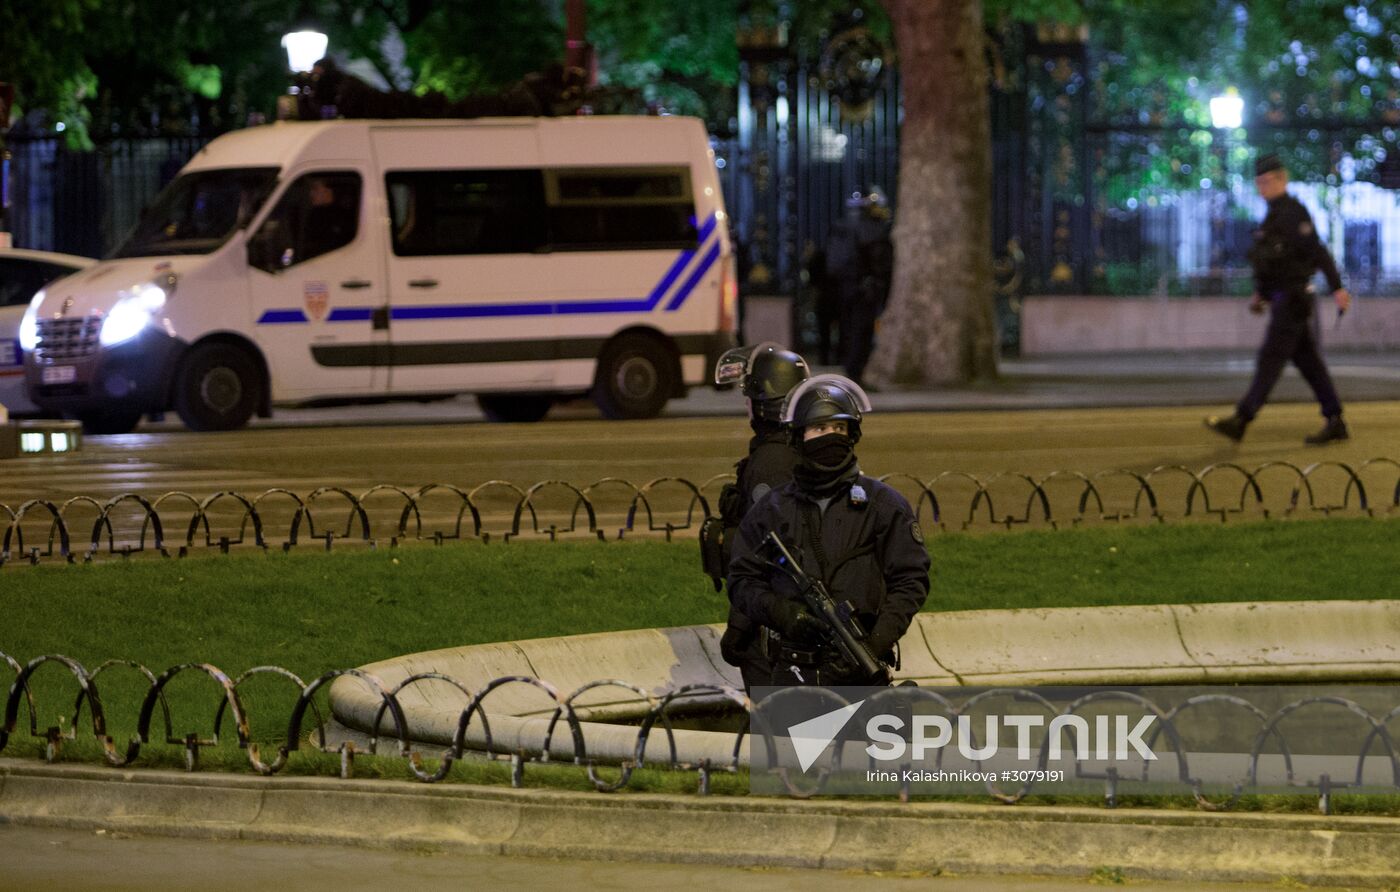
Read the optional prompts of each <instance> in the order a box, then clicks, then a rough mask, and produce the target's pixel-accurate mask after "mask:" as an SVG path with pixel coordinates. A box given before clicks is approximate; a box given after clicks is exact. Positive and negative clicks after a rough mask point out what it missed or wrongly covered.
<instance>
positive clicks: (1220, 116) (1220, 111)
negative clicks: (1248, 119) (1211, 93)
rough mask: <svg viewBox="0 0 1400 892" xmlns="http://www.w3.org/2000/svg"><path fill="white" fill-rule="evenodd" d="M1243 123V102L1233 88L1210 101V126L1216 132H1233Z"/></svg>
mask: <svg viewBox="0 0 1400 892" xmlns="http://www.w3.org/2000/svg"><path fill="white" fill-rule="evenodd" d="M1243 123H1244V100H1243V99H1241V98H1240V93H1239V91H1238V90H1236V89H1235V88H1234V87H1230V88H1229V89H1227V90H1226V91H1225V94H1224V95H1223V96H1215V97H1212V98H1211V100H1210V126H1212V127H1214V128H1215V129H1217V130H1234V129H1236V128H1238V127H1239V126H1240V125H1241V124H1243Z"/></svg>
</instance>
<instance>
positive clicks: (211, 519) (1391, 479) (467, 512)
mask: <svg viewBox="0 0 1400 892" xmlns="http://www.w3.org/2000/svg"><path fill="white" fill-rule="evenodd" d="M732 479H733V475H727V474H720V475H716V476H714V477H710V478H709V479H707V480H705V481H703V482H702V483H698V484H697V483H694V482H692V481H690V480H687V479H685V478H684V477H674V476H672V477H659V478H656V479H654V480H649V481H646V482H645V483H640V484H638V483H635V482H633V481H629V480H625V479H623V478H621V477H604V478H602V479H600V480H596V481H594V482H592V483H590V484H588V485H586V486H578V485H575V484H573V483H569V482H567V481H564V480H543V481H540V482H538V483H535V484H533V485H531V486H528V487H522V486H519V485H517V484H515V483H511V482H510V481H506V480H488V481H486V482H485V483H481V484H479V485H477V486H475V487H472V488H471V489H464V488H462V487H458V486H454V485H452V484H449V483H428V484H425V485H423V486H419V487H417V488H414V489H406V488H403V487H399V486H392V485H388V484H380V485H377V486H372V487H370V488H369V489H367V490H365V491H364V492H361V493H358V494H357V493H354V492H352V491H350V490H349V489H347V488H345V487H340V486H323V487H321V488H319V489H316V490H314V491H313V492H310V493H307V494H304V495H302V494H298V493H295V492H292V491H291V490H288V489H283V488H280V487H279V488H274V489H269V490H265V491H263V492H261V493H257V494H251V495H250V494H245V493H239V492H234V491H232V490H220V491H218V492H215V493H212V494H210V495H208V496H205V497H204V498H202V499H201V498H197V497H196V496H194V495H191V494H190V493H186V492H168V493H165V494H163V495H160V496H158V497H156V498H147V497H145V496H143V495H141V494H139V493H122V494H120V495H117V496H114V497H112V498H108V499H105V500H98V499H96V498H92V497H89V496H75V497H73V498H70V499H68V500H67V501H65V502H63V503H62V504H56V503H54V502H52V501H48V500H44V499H31V500H30V501H27V502H24V503H23V504H21V505H19V506H17V507H14V508H11V507H10V506H8V505H4V504H0V524H4V534H3V536H0V566H3V565H4V564H6V563H10V562H13V561H14V560H15V559H16V558H20V559H22V560H24V561H27V562H28V563H31V564H37V563H39V562H40V561H45V560H55V559H56V560H60V561H66V562H69V563H71V562H74V561H76V560H79V559H82V560H84V561H91V560H94V559H96V558H98V557H101V556H121V557H129V556H131V555H133V554H139V553H154V554H159V555H163V556H166V557H171V556H181V557H183V556H184V555H186V554H189V553H190V552H191V551H193V550H203V551H208V552H211V553H225V554H226V553H229V552H230V551H231V550H232V549H234V548H235V547H238V548H255V549H262V550H267V549H269V548H272V547H280V548H281V549H282V550H284V551H285V550H290V549H291V548H293V547H295V546H298V545H304V544H308V543H309V544H312V545H320V546H322V547H324V548H325V549H326V550H331V549H332V548H333V547H334V545H335V544H336V543H338V542H350V543H360V544H362V545H368V546H370V547H375V546H377V545H379V544H381V543H387V544H388V545H389V546H390V547H393V546H396V545H398V544H400V543H401V542H406V541H427V542H434V543H436V544H438V545H441V544H443V543H445V542H447V541H448V540H461V539H475V540H478V541H481V542H490V541H491V540H492V539H501V540H504V541H511V540H516V539H535V540H542V541H551V542H553V541H558V540H560V539H575V540H577V539H595V540H598V541H607V540H609V539H613V538H616V539H622V538H624V537H627V536H632V537H638V536H644V537H650V538H663V537H664V538H665V539H666V540H667V541H669V540H671V539H672V538H674V537H675V535H676V534H678V533H695V532H696V531H698V530H699V528H700V527H701V525H702V524H703V523H704V522H705V520H707V519H708V518H710V517H712V516H713V506H717V505H718V504H719V498H718V496H719V491H720V489H721V488H722V487H723V486H724V484H725V483H727V482H729V481H731V480H732ZM880 479H881V480H883V481H885V482H886V483H888V484H889V485H890V486H892V487H894V488H895V489H896V490H899V491H900V492H901V493H902V494H903V495H904V496H905V497H906V498H907V499H908V500H909V503H910V505H911V506H912V507H913V509H914V511H915V513H916V514H917V515H918V517H919V520H920V521H922V522H924V524H925V528H926V529H931V530H963V529H971V528H987V529H995V528H1004V529H1014V528H1017V527H1024V526H1039V527H1044V528H1050V529H1056V528H1061V527H1066V526H1077V525H1080V524H1085V523H1104V522H1112V523H1131V522H1135V521H1136V522H1146V523H1163V522H1166V521H1169V520H1170V521H1183V520H1195V521H1199V520H1207V521H1219V522H1222V523H1223V522H1227V521H1229V520H1231V519H1239V520H1258V519H1263V518H1270V517H1275V518H1288V517H1330V516H1333V515H1346V516H1359V517H1385V516H1393V515H1395V514H1400V462H1397V461H1396V460H1394V459H1389V458H1373V459H1370V460H1368V461H1365V462H1362V463H1361V464H1359V465H1356V466H1352V465H1349V464H1346V463H1344V462H1336V461H1320V462H1314V463H1312V464H1310V465H1307V466H1304V467H1299V466H1298V465H1294V464H1291V463H1289V462H1266V463H1264V464H1262V465H1259V466H1257V467H1255V468H1252V469H1251V468H1245V467H1244V466H1242V465H1239V464H1235V463H1232V462H1224V463H1219V464H1213V465H1208V466H1207V467H1204V468H1201V469H1199V470H1191V469H1190V468H1186V467H1182V466H1180V465H1162V466H1159V467H1156V468H1153V469H1152V470H1150V471H1146V472H1142V471H1134V470H1127V469H1120V470H1111V471H1103V472H1099V473H1097V474H1094V475H1092V476H1091V475H1087V474H1083V473H1080V472H1078V471H1068V470H1062V471H1053V472H1051V473H1049V474H1045V475H1042V476H1040V477H1036V476H1034V475H1030V474H1023V473H1018V472H1001V473H997V474H992V475H989V476H985V477H979V476H977V475H975V474H968V473H965V472H962V471H943V472H941V473H939V474H936V475H935V476H933V477H931V478H928V479H924V478H921V477H918V476H916V475H913V474H907V473H902V472H894V473H889V474H885V475H883V476H882V477H880ZM180 530H183V534H181V533H180V532H178V531H180ZM171 531H177V532H173V533H172V532H171ZM26 535H27V536H28V540H27V541H26ZM172 536H173V537H174V541H171V537H172ZM80 543H84V544H80Z"/></svg>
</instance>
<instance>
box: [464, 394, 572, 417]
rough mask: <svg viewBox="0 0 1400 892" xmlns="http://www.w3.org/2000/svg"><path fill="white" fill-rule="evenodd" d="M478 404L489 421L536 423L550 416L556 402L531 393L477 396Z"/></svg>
mask: <svg viewBox="0 0 1400 892" xmlns="http://www.w3.org/2000/svg"><path fill="white" fill-rule="evenodd" d="M476 403H477V405H478V406H480V407H481V411H482V412H483V413H485V415H486V419H487V420H488V421H507V422H524V423H529V422H534V421H539V420H540V419H542V418H544V417H545V416H546V415H548V414H549V409H550V407H551V406H553V405H554V400H553V399H551V398H549V397H547V396H538V395H535V394H529V393H519V394H511V393H495V394H485V393H480V394H477V397H476Z"/></svg>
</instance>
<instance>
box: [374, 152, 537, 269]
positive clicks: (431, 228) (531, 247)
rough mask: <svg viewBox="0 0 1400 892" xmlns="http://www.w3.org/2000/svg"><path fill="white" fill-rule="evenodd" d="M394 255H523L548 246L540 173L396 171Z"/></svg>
mask: <svg viewBox="0 0 1400 892" xmlns="http://www.w3.org/2000/svg"><path fill="white" fill-rule="evenodd" d="M384 182H385V185H386V187H387V189H388V193H389V218H390V225H391V227H392V229H391V232H392V235H393V242H394V253H395V254H397V255H399V256H400V257H423V256H431V255H443V254H522V253H530V252H533V251H538V250H540V249H542V248H543V247H544V246H545V213H544V185H543V177H542V175H541V173H540V171H539V170H415V171H391V172H390V173H388V174H386V175H385V177H384Z"/></svg>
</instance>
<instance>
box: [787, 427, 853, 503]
mask: <svg viewBox="0 0 1400 892" xmlns="http://www.w3.org/2000/svg"><path fill="white" fill-rule="evenodd" d="M855 446H856V442H855V440H853V439H851V438H850V437H848V436H846V435H845V434H823V435H822V436H820V437H813V438H812V439H810V440H803V441H802V442H801V443H798V444H797V452H798V454H799V455H800V456H801V457H802V463H801V464H799V465H798V466H797V467H795V468H793V469H792V479H793V480H795V481H797V485H798V487H799V488H800V489H802V491H803V492H806V493H808V494H809V495H813V496H817V497H819V498H823V497H826V496H829V495H832V494H834V493H835V492H836V491H837V490H839V489H840V488H841V486H842V485H843V484H845V483H846V482H847V481H848V480H854V479H855V477H856V475H857V474H859V473H860V469H859V468H857V467H856V451H855Z"/></svg>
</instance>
